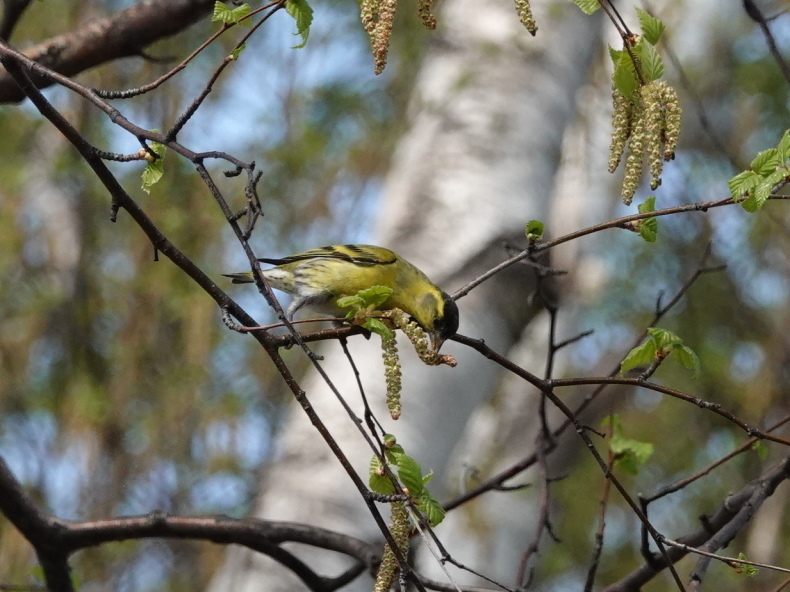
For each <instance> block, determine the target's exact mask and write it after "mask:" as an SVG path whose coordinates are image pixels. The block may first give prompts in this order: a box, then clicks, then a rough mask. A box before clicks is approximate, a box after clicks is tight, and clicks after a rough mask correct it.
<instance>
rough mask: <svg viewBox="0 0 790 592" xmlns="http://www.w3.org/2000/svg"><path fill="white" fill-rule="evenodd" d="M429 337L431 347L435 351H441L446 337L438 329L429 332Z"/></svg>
mask: <svg viewBox="0 0 790 592" xmlns="http://www.w3.org/2000/svg"><path fill="white" fill-rule="evenodd" d="M428 337H429V338H430V340H431V347H433V351H434V352H436V353H439V348H440V347H442V344H443V343H444V337H442V336H441V335H440V334H439V332H438V331H432V332H431V333H429V334H428Z"/></svg>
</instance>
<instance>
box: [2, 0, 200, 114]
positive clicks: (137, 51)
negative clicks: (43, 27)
mask: <svg viewBox="0 0 790 592" xmlns="http://www.w3.org/2000/svg"><path fill="white" fill-rule="evenodd" d="M213 5H214V1H213V0H144V1H143V2H140V3H139V4H136V5H134V6H132V7H131V8H127V9H126V10H121V11H120V12H117V13H115V14H114V15H112V16H110V17H107V18H103V19H97V20H94V21H91V22H88V23H85V24H84V25H82V26H81V27H80V28H79V30H77V31H74V32H71V33H66V34H64V35H58V36H57V37H54V38H52V39H50V40H48V41H45V42H44V43H41V44H39V45H36V46H34V47H31V48H29V49H27V50H26V51H25V52H24V53H25V55H27V56H28V57H30V58H32V59H33V60H35V61H37V62H39V63H41V64H42V65H45V66H47V67H48V68H50V69H52V70H54V71H56V72H59V73H60V74H64V75H65V76H73V75H75V74H78V73H80V72H83V71H85V70H87V69H89V68H93V67H94V66H98V65H99V64H103V63H105V62H110V61H112V60H117V59H119V58H125V57H130V56H136V55H141V54H142V51H143V49H144V48H145V47H147V46H149V45H151V44H152V43H153V42H155V41H158V40H159V39H163V38H164V37H168V36H170V35H175V34H176V33H179V32H181V31H183V30H184V29H186V28H187V27H188V26H189V25H191V24H193V23H194V22H196V21H198V20H200V19H201V18H204V17H205V16H206V15H207V14H208V13H209V11H210V10H211V7H212V6H213ZM32 78H33V82H34V83H35V84H36V86H38V87H39V88H43V87H46V86H49V85H50V84H52V80H51V79H49V78H45V77H43V76H38V75H35V74H34V75H33V76H32ZM24 98H25V94H24V93H23V92H22V91H21V90H20V89H19V87H18V86H17V84H16V82H14V79H13V78H12V77H11V76H10V75H9V74H8V73H7V72H2V73H0V103H15V102H19V101H21V100H22V99H24Z"/></svg>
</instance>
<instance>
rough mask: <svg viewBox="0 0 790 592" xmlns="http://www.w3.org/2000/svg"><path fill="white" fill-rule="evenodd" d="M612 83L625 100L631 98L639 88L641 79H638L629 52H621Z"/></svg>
mask: <svg viewBox="0 0 790 592" xmlns="http://www.w3.org/2000/svg"><path fill="white" fill-rule="evenodd" d="M612 81H613V82H614V87H615V89H617V92H619V93H620V94H621V95H623V96H624V97H625V98H628V97H630V96H631V95H632V94H634V92H635V91H636V89H638V88H639V79H638V78H637V77H636V73H635V71H634V63H633V62H632V61H631V56H629V55H628V52H626V51H623V52H621V54H620V59H619V60H618V61H617V64H615V67H614V73H613V74H612Z"/></svg>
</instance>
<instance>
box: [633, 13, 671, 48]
mask: <svg viewBox="0 0 790 592" xmlns="http://www.w3.org/2000/svg"><path fill="white" fill-rule="evenodd" d="M636 14H637V15H638V16H639V26H640V27H642V37H644V38H645V40H647V42H648V43H652V44H653V45H656V44H657V43H658V40H659V39H661V34H662V33H663V32H664V29H665V28H666V26H665V25H664V23H662V22H661V21H660V20H658V19H657V18H656V17H654V16H651V15H649V14H647V13H646V12H645V11H644V10H641V9H639V8H637V9H636Z"/></svg>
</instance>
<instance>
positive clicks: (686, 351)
mask: <svg viewBox="0 0 790 592" xmlns="http://www.w3.org/2000/svg"><path fill="white" fill-rule="evenodd" d="M671 356H672V357H673V358H674V359H675V361H676V362H678V363H679V364H680V365H681V366H683V367H684V368H688V369H689V370H692V371H693V372H694V373H693V374H692V375H691V378H697V377H698V376H699V371H700V365H699V358H698V357H697V354H695V353H694V350H693V349H691V348H690V347H688V346H686V345H680V344H679V343H678V344H675V346H674V347H673V348H672V353H671Z"/></svg>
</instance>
